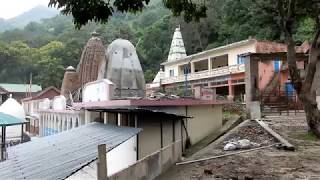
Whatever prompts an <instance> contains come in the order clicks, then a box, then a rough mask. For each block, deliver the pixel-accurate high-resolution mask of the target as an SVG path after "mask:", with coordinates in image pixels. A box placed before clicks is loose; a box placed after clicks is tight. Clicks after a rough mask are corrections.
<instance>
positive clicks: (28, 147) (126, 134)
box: [0, 123, 141, 180]
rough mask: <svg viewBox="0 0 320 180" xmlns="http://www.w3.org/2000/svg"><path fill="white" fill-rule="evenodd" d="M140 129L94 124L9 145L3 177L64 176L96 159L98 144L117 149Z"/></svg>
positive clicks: (1, 168) (0, 175) (0, 173)
mask: <svg viewBox="0 0 320 180" xmlns="http://www.w3.org/2000/svg"><path fill="white" fill-rule="evenodd" d="M140 131H141V129H137V128H129V127H118V126H113V125H105V124H101V123H91V124H87V125H84V126H80V127H78V128H74V129H72V130H70V131H65V132H62V133H59V134H56V135H52V136H47V137H44V138H40V139H39V140H36V141H32V142H28V143H24V144H20V145H17V146H13V147H10V148H8V160H6V161H4V162H2V163H0V179H47V180H50V179H65V178H67V177H69V176H70V175H72V174H73V173H75V172H77V171H78V170H80V169H82V168H83V167H85V166H87V165H88V164H90V162H93V161H95V160H96V159H97V149H98V148H97V146H98V145H99V144H106V145H107V150H108V151H110V150H111V149H113V148H115V147H116V146H118V145H120V144H121V143H123V142H125V141H126V140H128V139H129V138H131V137H133V136H134V135H136V134H138V133H139V132H140Z"/></svg>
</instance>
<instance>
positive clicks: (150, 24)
mask: <svg viewBox="0 0 320 180" xmlns="http://www.w3.org/2000/svg"><path fill="white" fill-rule="evenodd" d="M151 2H152V3H151V4H150V6H149V7H148V8H147V9H145V10H144V11H143V12H141V13H138V14H135V15H134V14H121V13H117V14H115V15H114V16H113V17H112V18H111V19H110V20H109V22H108V23H107V24H95V23H89V24H88V25H87V26H85V27H82V28H81V29H80V30H77V29H75V28H74V25H73V22H72V18H71V17H67V16H62V15H58V16H56V17H54V18H50V19H45V20H42V21H41V22H40V23H36V22H32V23H29V24H28V25H27V26H26V27H25V28H24V29H20V30H19V29H15V30H10V31H5V32H3V33H1V34H0V82H7V83H24V82H29V77H30V74H31V73H32V75H33V83H38V84H41V85H42V86H43V87H47V86H50V85H54V86H57V87H59V86H60V85H61V80H62V78H63V74H64V68H65V67H67V66H69V65H72V66H76V65H77V64H78V62H79V59H80V56H81V51H82V48H83V47H84V45H85V43H86V42H87V41H88V39H89V38H90V36H91V35H90V33H91V32H93V31H97V32H98V33H100V37H101V38H102V40H103V42H104V44H105V45H106V46H107V45H108V44H109V43H110V42H112V41H113V40H115V39H116V38H124V39H128V40H130V41H131V42H132V43H133V44H134V45H136V47H137V51H138V54H139V58H140V61H141V63H142V66H143V70H144V72H145V76H146V80H147V81H148V82H149V81H151V80H152V78H153V76H154V75H155V73H156V72H157V71H158V69H159V65H160V63H161V62H163V61H165V60H166V58H167V55H168V51H169V48H170V43H171V38H172V35H173V32H174V29H175V27H176V26H177V25H179V24H180V25H181V29H182V35H183V38H184V42H185V46H186V49H187V54H193V53H196V52H200V51H203V50H205V49H209V48H213V47H217V46H220V45H224V44H227V43H231V42H235V41H239V40H243V39H247V38H248V37H249V36H252V37H256V38H258V39H268V40H276V41H281V40H282V39H283V38H282V35H281V34H280V30H279V28H278V27H276V23H274V24H275V27H273V28H266V27H264V25H263V24H264V23H265V21H269V22H270V21H271V22H272V21H276V19H273V16H272V15H269V14H259V13H257V12H254V7H253V5H252V4H250V1H249V0H248V2H247V3H244V1H241V2H239V1H232V0H215V1H210V2H208V3H209V5H208V6H209V10H208V17H207V18H205V19H202V20H201V21H200V22H191V23H189V24H187V23H185V22H184V21H183V19H181V18H175V17H173V16H172V15H171V13H170V12H169V11H168V10H167V9H165V8H164V7H163V5H162V1H161V0H154V1H151ZM213 3H217V4H216V5H215V6H213ZM213 7H216V8H213ZM217 7H219V8H217ZM256 14H259V15H258V16H257V15H256ZM313 27H314V23H313V22H312V21H311V20H308V19H303V20H302V21H301V25H300V26H299V27H297V28H296V36H297V37H298V39H299V40H300V41H304V40H306V39H308V38H310V30H311V29H312V28H313Z"/></svg>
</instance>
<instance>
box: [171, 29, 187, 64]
mask: <svg viewBox="0 0 320 180" xmlns="http://www.w3.org/2000/svg"><path fill="white" fill-rule="evenodd" d="M185 57H187V53H186V49H185V47H184V43H183V39H182V34H181V31H180V27H178V28H176V30H175V32H174V34H173V37H172V42H171V46H170V51H169V56H168V62H170V61H176V60H179V59H182V58H185Z"/></svg>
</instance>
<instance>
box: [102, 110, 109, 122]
mask: <svg viewBox="0 0 320 180" xmlns="http://www.w3.org/2000/svg"><path fill="white" fill-rule="evenodd" d="M103 123H104V124H108V113H107V112H104V113H103Z"/></svg>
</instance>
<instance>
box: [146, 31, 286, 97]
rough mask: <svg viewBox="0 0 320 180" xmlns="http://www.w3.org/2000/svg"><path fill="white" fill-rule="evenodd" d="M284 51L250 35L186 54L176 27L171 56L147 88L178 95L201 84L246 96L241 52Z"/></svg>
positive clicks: (219, 92) (225, 94) (226, 93)
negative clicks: (232, 41) (223, 44)
mask: <svg viewBox="0 0 320 180" xmlns="http://www.w3.org/2000/svg"><path fill="white" fill-rule="evenodd" d="M284 51H286V46H285V45H284V44H280V43H275V42H268V41H258V40H256V39H252V38H249V39H247V40H243V41H239V42H235V43H232V44H228V45H225V46H221V47H217V48H213V49H210V50H206V51H203V52H200V53H197V54H193V55H189V56H187V55H186V50H185V47H184V43H183V39H182V35H181V32H180V28H176V30H175V33H174V35H173V40H172V44H171V47H170V53H169V56H168V59H167V60H166V61H165V62H163V63H162V64H161V66H162V68H161V69H163V70H160V72H159V73H158V74H157V76H156V78H155V80H154V82H153V83H151V84H148V86H147V88H148V90H149V92H150V90H152V89H155V88H157V87H160V86H161V88H162V89H163V90H165V91H166V92H174V93H178V94H179V93H181V92H182V93H183V92H184V91H186V90H193V89H194V88H195V87H199V86H200V87H205V88H211V89H213V90H214V92H215V93H216V95H217V96H218V97H219V96H223V97H225V98H229V99H235V98H237V99H238V98H239V99H243V95H244V94H245V65H244V57H243V56H242V55H244V54H248V53H272V52H284ZM280 64H281V62H280V61H276V60H275V63H272V66H270V67H272V69H276V67H275V66H280ZM273 66H274V67H273ZM267 71H268V70H267ZM272 71H274V70H272ZM270 73H271V71H270ZM147 93H148V92H147Z"/></svg>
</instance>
